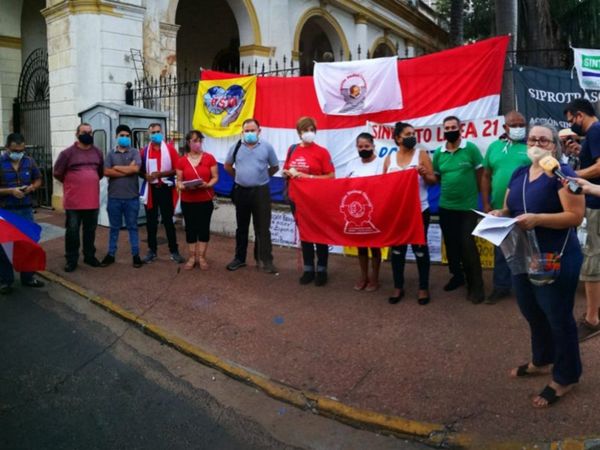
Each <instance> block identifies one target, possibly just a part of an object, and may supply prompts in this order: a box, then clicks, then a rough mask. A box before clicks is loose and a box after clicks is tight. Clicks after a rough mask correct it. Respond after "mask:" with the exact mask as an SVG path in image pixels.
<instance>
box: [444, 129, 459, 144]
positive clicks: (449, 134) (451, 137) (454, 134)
mask: <svg viewBox="0 0 600 450" xmlns="http://www.w3.org/2000/svg"><path fill="white" fill-rule="evenodd" d="M444 139H446V140H447V141H448V142H451V143H454V142H456V141H458V140H459V139H460V130H454V131H444Z"/></svg>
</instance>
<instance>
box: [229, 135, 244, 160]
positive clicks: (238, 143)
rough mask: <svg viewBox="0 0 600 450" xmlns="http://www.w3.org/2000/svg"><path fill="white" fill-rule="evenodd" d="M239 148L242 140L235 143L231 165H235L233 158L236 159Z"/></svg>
mask: <svg viewBox="0 0 600 450" xmlns="http://www.w3.org/2000/svg"><path fill="white" fill-rule="evenodd" d="M241 146H242V140H241V139H240V140H239V141H237V144H235V148H234V149H233V161H232V162H231V165H234V164H235V158H236V157H237V154H238V151H239V150H240V147H241Z"/></svg>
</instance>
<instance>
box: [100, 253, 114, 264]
mask: <svg viewBox="0 0 600 450" xmlns="http://www.w3.org/2000/svg"><path fill="white" fill-rule="evenodd" d="M114 262H115V257H114V256H113V255H111V254H110V253H109V254H107V255H106V256H105V257H104V258H103V259H102V262H101V263H100V265H101V266H102V267H106V266H110V265H111V264H113V263H114Z"/></svg>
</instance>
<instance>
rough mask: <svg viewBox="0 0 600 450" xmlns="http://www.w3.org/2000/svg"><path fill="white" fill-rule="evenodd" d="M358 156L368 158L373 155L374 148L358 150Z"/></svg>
mask: <svg viewBox="0 0 600 450" xmlns="http://www.w3.org/2000/svg"><path fill="white" fill-rule="evenodd" d="M358 156H360V157H361V158H362V159H368V158H370V157H371V156H373V150H360V151H359V152H358Z"/></svg>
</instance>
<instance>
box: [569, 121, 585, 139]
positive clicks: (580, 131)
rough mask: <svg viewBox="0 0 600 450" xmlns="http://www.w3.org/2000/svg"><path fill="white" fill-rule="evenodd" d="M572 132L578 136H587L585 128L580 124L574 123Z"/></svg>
mask: <svg viewBox="0 0 600 450" xmlns="http://www.w3.org/2000/svg"><path fill="white" fill-rule="evenodd" d="M571 131H572V132H573V133H575V134H576V135H578V136H585V131H583V127H582V126H581V125H579V124H578V123H575V122H573V124H572V125H571Z"/></svg>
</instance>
